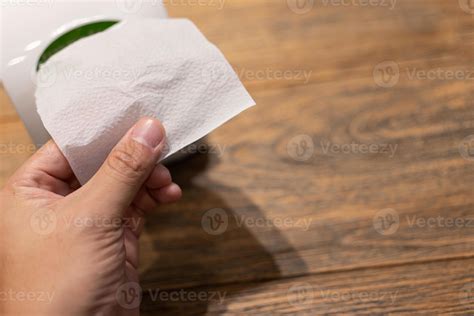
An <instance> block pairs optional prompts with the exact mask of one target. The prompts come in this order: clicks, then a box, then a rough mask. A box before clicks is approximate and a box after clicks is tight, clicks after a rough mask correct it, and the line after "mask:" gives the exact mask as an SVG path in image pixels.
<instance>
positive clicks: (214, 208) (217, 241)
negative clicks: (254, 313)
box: [140, 154, 304, 315]
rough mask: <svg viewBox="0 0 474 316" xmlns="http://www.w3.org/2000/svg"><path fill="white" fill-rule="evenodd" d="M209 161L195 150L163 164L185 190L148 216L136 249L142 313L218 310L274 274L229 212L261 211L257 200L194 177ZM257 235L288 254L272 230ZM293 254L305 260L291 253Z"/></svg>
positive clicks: (251, 237)
mask: <svg viewBox="0 0 474 316" xmlns="http://www.w3.org/2000/svg"><path fill="white" fill-rule="evenodd" d="M216 163H218V159H217V158H216V157H215V156H212V155H211V154H197V155H194V156H193V157H190V158H188V159H187V160H185V161H182V162H180V163H177V164H175V165H173V166H171V167H170V169H171V172H172V174H173V179H174V181H175V182H177V183H178V184H179V185H180V186H181V187H182V188H183V191H184V196H183V199H182V200H181V201H180V202H178V203H176V204H174V205H170V206H167V207H160V209H159V210H158V211H157V213H156V214H154V215H153V216H150V217H149V218H147V224H146V226H145V236H146V237H145V241H144V242H142V244H145V245H144V246H142V249H141V252H142V254H141V258H142V264H143V263H145V268H144V270H143V271H141V274H140V275H141V282H142V288H143V301H142V306H141V309H142V314H147V315H154V314H160V315H162V314H173V315H175V314H179V315H183V314H185V315H202V314H205V313H206V312H207V311H208V309H212V311H214V312H216V311H225V309H226V305H227V303H228V302H229V300H231V298H232V296H234V295H236V294H237V293H239V292H242V291H243V290H245V289H248V288H251V287H255V286H259V285H261V284H262V283H263V282H265V281H266V280H267V281H268V280H274V279H278V278H279V277H280V276H281V273H280V269H279V267H278V266H277V264H276V263H275V261H274V258H273V257H272V254H271V253H269V252H267V250H266V249H265V247H264V246H263V245H262V244H261V243H260V242H259V240H258V239H257V238H256V237H255V236H254V235H253V234H252V233H251V232H250V231H249V230H248V229H247V227H246V226H245V225H244V224H242V223H241V222H240V221H239V220H238V217H235V215H236V214H246V215H245V216H246V217H254V218H262V217H263V215H262V212H261V211H260V210H259V209H258V207H257V206H256V205H255V204H253V203H252V201H251V200H250V199H248V198H247V197H246V196H245V195H244V194H242V193H241V192H240V191H239V190H238V189H236V188H232V187H223V186H220V185H217V184H212V183H210V182H209V181H208V180H207V179H205V178H204V177H199V175H200V174H202V173H204V172H205V171H206V169H208V168H209V167H212V165H213V164H216ZM200 183H205V185H204V184H203V185H201V184H200ZM226 200H227V201H229V200H231V203H232V207H230V206H229V205H228V204H227V203H226ZM226 223H227V227H226ZM259 235H262V236H263V237H264V238H265V240H266V243H269V242H270V243H271V244H272V249H275V248H278V249H284V252H285V253H286V254H289V255H290V256H291V254H292V252H293V251H292V248H291V246H290V245H289V244H288V242H287V241H286V240H285V238H284V237H283V236H282V235H281V234H280V232H279V231H278V230H277V229H274V228H271V229H269V230H268V231H265V232H263V233H261V234H260V233H259ZM292 261H293V263H295V262H296V264H298V265H300V266H301V265H303V266H304V262H303V261H302V260H301V259H299V258H298V257H297V256H296V254H294V258H292ZM299 269H301V267H300V268H299ZM300 271H301V270H300ZM222 299H224V301H223V302H222V301H221V300H222ZM211 306H212V307H211Z"/></svg>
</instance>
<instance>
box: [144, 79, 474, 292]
mask: <svg viewBox="0 0 474 316" xmlns="http://www.w3.org/2000/svg"><path fill="white" fill-rule="evenodd" d="M469 93H471V94H472V87H471V86H470V85H468V83H467V82H464V81H426V80H425V81H423V80H421V81H413V80H409V79H408V78H406V77H401V79H400V82H399V84H398V85H397V86H395V87H393V88H391V89H384V88H379V87H377V86H376V85H375V83H374V82H373V80H372V79H371V80H361V79H350V80H346V81H343V82H340V83H328V84H318V85H310V86H301V87H297V88H296V87H293V88H291V89H277V90H269V91H262V92H258V93H256V94H255V96H256V100H257V103H258V105H257V107H255V108H254V109H251V110H249V111H248V112H246V113H245V114H244V115H242V116H240V117H239V118H237V119H235V120H233V121H232V122H230V123H229V124H226V125H225V126H224V127H223V128H221V129H219V130H217V131H216V132H214V133H212V134H211V136H210V137H209V139H208V141H209V144H210V149H211V151H212V152H211V153H209V154H207V155H197V156H195V157H193V158H191V159H189V160H187V161H185V162H183V163H182V164H179V165H176V166H174V167H173V168H172V173H173V175H174V178H175V181H177V183H179V184H180V185H181V186H182V187H183V190H184V198H183V200H182V201H180V202H179V203H177V204H175V205H172V206H166V207H162V208H160V209H159V210H158V211H157V212H156V214H153V216H152V217H150V220H149V222H148V225H147V234H148V235H149V236H148V238H147V240H145V241H144V242H143V251H142V263H143V270H142V276H143V284H144V286H145V287H156V286H158V285H159V286H160V287H161V288H168V287H176V286H178V287H186V286H200V285H203V284H214V283H228V282H237V281H253V280H258V279H273V278H278V277H281V276H285V277H287V276H295V275H301V274H306V273H319V272H327V271H340V270H346V269H354V268H360V267H371V266H380V265H387V264H395V263H396V264H400V263H406V262H416V261H420V260H435V259H436V260H439V259H445V258H451V257H464V256H472V255H474V246H473V241H474V229H473V224H474V223H473V220H472V207H473V205H474V197H473V194H472V192H473V191H472V183H473V180H474V165H473V164H472V161H470V160H467V159H464V158H463V157H462V156H461V154H460V152H459V144H460V143H461V142H462V140H463V139H464V138H465V137H466V136H468V135H472V134H474V116H473V114H474V113H473V112H472V103H471V102H472V99H471V98H470V97H469V96H470V94H469ZM298 135H307V136H308V137H309V138H310V141H312V143H313V148H314V151H313V153H312V154H311V156H310V157H309V158H308V160H307V161H302V162H300V161H297V160H295V159H293V158H292V157H291V155H290V153H292V151H290V152H288V151H287V148H288V145H290V148H293V147H291V145H293V143H292V142H293V139H294V137H296V136H298ZM327 143H329V144H330V145H346V146H348V145H352V144H355V146H356V147H355V149H354V150H353V151H351V152H349V153H344V152H340V151H339V150H336V149H334V148H333V149H331V150H329V151H328V152H325V151H324V148H325V147H324V146H326V144H327ZM361 145H364V146H367V147H368V146H371V145H372V146H375V148H376V151H377V152H374V153H367V152H366V153H364V152H361V151H359V150H362V148H363V147H362V146H361ZM388 146H392V147H391V148H396V150H395V152H394V153H393V155H392V154H391V153H390V151H389V150H390V149H388V151H387V152H384V150H385V149H387V148H390V147H388ZM215 208H219V209H223V210H224V211H225V212H226V214H227V216H228V227H227V229H226V231H225V232H223V233H222V234H220V235H216V236H214V235H210V234H208V233H207V232H206V231H205V229H203V227H202V220H203V218H204V221H207V220H208V218H207V215H208V214H206V212H207V211H208V210H211V209H215ZM387 208H390V209H394V210H395V214H397V215H398V217H399V228H398V229H397V230H396V232H394V233H393V234H381V233H379V232H377V230H376V227H375V226H374V220H376V218H377V215H380V214H379V213H378V212H380V211H381V210H384V209H387ZM438 217H442V218H448V219H449V221H452V220H458V221H459V222H460V224H459V223H458V224H455V226H453V224H449V225H448V226H446V225H444V226H443V224H435V227H427V226H424V227H422V226H421V224H419V223H418V222H416V223H414V221H418V218H422V219H421V221H423V220H425V221H426V220H428V221H430V222H432V221H433V220H434V218H438ZM221 218H222V216H221ZM247 220H248V221H247ZM255 221H257V222H256V223H255ZM262 221H263V222H264V223H263V224H262ZM285 221H287V222H285ZM282 222H283V223H282ZM307 223H310V225H309V227H308V226H305V225H306V224H307Z"/></svg>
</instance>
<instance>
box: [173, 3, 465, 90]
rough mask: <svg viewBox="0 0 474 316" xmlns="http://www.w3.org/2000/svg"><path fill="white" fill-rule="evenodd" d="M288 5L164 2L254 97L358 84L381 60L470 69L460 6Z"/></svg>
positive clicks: (463, 18)
mask: <svg viewBox="0 0 474 316" xmlns="http://www.w3.org/2000/svg"><path fill="white" fill-rule="evenodd" d="M294 2H296V0H259V1H239V0H208V1H206V0H205V1H200V2H199V3H202V5H198V4H197V2H194V3H196V4H195V5H190V4H189V2H188V1H172V0H169V1H165V3H167V4H168V8H169V11H170V16H172V17H186V18H189V19H191V20H192V21H194V22H195V23H196V24H197V25H198V26H199V28H200V29H201V30H202V32H203V33H204V34H205V35H206V36H207V37H208V38H209V39H210V40H211V41H212V42H214V43H216V45H217V46H219V48H221V49H222V50H223V52H224V54H225V55H226V57H227V58H228V59H229V61H230V62H231V63H232V64H233V66H234V67H235V69H236V72H237V73H238V74H239V76H240V77H241V79H242V80H243V81H244V82H245V84H246V86H247V87H249V88H250V89H252V90H254V89H265V88H268V87H274V86H288V85H300V84H305V83H308V82H324V81H333V80H339V79H340V78H341V77H344V78H348V77H359V76H364V75H365V74H368V73H371V71H372V69H373V68H374V66H375V65H377V64H378V63H380V62H383V61H386V60H393V61H396V62H398V63H400V64H401V65H403V66H409V67H412V68H413V67H418V68H424V69H430V68H431V67H448V66H455V65H461V66H466V65H470V66H469V67H470V69H472V60H473V58H474V55H473V54H474V50H473V41H472V30H473V28H474V21H473V19H472V15H470V14H467V13H466V12H464V11H463V10H462V9H461V7H460V5H459V3H458V1H445V0H430V1H426V0H398V1H395V6H394V7H393V9H390V6H389V7H387V6H378V5H375V6H363V5H357V4H358V3H362V2H363V1H357V0H356V1H345V2H344V3H349V4H350V3H355V5H337V3H340V2H341V1H332V0H329V1H325V0H324V1H323V0H315V1H310V0H302V1H299V3H311V2H314V6H313V8H312V9H311V10H309V12H307V13H305V14H296V13H295V12H294V11H292V10H290V7H292V6H291V5H289V4H291V3H294ZM366 2H367V1H366ZM391 2H392V1H388V0H387V1H381V0H380V1H376V3H380V4H388V3H391ZM324 3H329V4H328V5H325V4H324ZM331 3H335V4H336V5H331ZM219 4H221V5H219ZM221 8H222V9H221ZM278 72H283V74H281V73H280V74H279V73H278ZM305 76H306V78H305Z"/></svg>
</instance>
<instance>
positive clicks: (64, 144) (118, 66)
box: [36, 19, 255, 184]
mask: <svg viewBox="0 0 474 316" xmlns="http://www.w3.org/2000/svg"><path fill="white" fill-rule="evenodd" d="M36 103H37V110H38V113H39V115H40V117H41V119H42V121H43V123H44V125H45V127H46V129H47V130H48V132H49V133H50V135H51V136H52V138H53V139H54V140H55V142H56V143H57V144H58V146H59V148H60V149H61V151H62V152H63V153H64V155H65V156H66V158H67V160H68V161H69V163H70V165H71V167H72V169H73V171H74V173H75V175H76V176H77V178H78V180H79V181H80V182H81V184H84V183H86V182H87V181H88V180H89V179H90V178H91V177H92V175H94V174H95V172H96V171H97V170H98V169H99V167H100V166H101V165H102V163H103V162H104V161H105V159H106V157H107V155H108V154H109V153H110V151H111V150H112V148H113V147H114V146H115V145H116V144H117V142H118V141H119V140H120V139H121V138H122V136H123V135H124V134H125V133H126V132H127V130H128V129H129V128H130V127H132V126H133V124H134V123H136V122H137V121H138V120H139V119H140V118H141V117H144V116H150V117H154V118H157V119H159V120H161V122H162V123H163V125H164V126H165V129H166V133H167V142H168V144H167V145H168V146H167V152H166V154H165V155H164V156H163V157H162V159H164V158H166V157H168V156H170V155H172V154H173V153H175V152H176V151H178V150H180V149H182V148H183V147H185V146H187V145H189V144H191V143H193V142H195V141H196V140H198V139H200V138H202V137H204V136H205V135H206V134H208V133H209V132H211V131H212V130H213V129H215V128H217V127H218V126H220V125H221V124H223V123H224V122H226V121H228V120H229V119H231V118H232V117H234V116H236V115H237V114H239V113H240V112H242V111H243V110H245V109H247V108H249V107H251V106H253V105H255V102H254V101H253V99H252V98H251V96H250V95H249V94H248V92H247V91H246V90H245V88H244V87H243V85H242V83H241V82H240V80H239V78H238V77H237V75H236V74H235V72H234V71H233V69H232V67H231V66H230V65H229V63H228V62H227V61H226V59H225V57H224V56H223V55H222V53H221V52H220V51H219V49H217V48H216V47H215V46H214V45H213V44H211V43H210V42H208V41H207V40H206V38H205V37H204V36H203V35H202V34H201V32H200V31H199V30H198V29H197V27H196V26H195V25H194V24H193V23H192V22H190V21H189V20H185V19H167V20H164V19H163V20H161V19H141V20H129V21H123V22H120V23H119V24H117V25H115V26H113V27H111V28H110V29H108V30H106V31H105V32H102V33H98V34H96V35H92V36H90V37H87V38H84V39H82V40H79V41H77V42H76V43H74V44H72V45H70V46H68V47H66V48H65V49H63V50H62V51H60V52H58V53H57V54H55V55H54V56H53V57H51V58H50V59H49V60H48V61H47V62H46V63H45V64H44V65H43V66H42V67H41V69H40V71H39V73H38V78H37V90H36Z"/></svg>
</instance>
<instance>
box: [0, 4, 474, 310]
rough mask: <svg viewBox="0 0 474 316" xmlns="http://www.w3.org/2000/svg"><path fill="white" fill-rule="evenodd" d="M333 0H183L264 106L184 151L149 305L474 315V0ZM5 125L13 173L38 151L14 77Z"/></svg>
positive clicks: (153, 255) (158, 223) (149, 268)
mask: <svg viewBox="0 0 474 316" xmlns="http://www.w3.org/2000/svg"><path fill="white" fill-rule="evenodd" d="M328 1H329V2H328ZM328 1H326V0H325V1H322V0H317V1H315V2H314V6H313V7H311V6H307V7H305V6H304V4H305V2H304V1H303V0H300V2H299V4H300V6H296V2H297V1H296V0H288V1H286V0H257V1H244V0H242V1H237V0H227V1H223V0H213V1H211V0H205V1H204V0H203V1H200V2H198V1H168V8H169V11H170V15H171V16H173V17H188V18H190V19H192V20H193V21H194V22H195V23H196V24H197V25H198V26H199V27H200V29H201V30H202V31H203V33H204V34H205V35H206V36H207V37H208V38H209V40H211V41H212V42H214V43H216V44H217V45H218V46H219V47H220V48H221V50H222V51H223V52H224V54H225V55H226V56H227V57H228V59H229V61H230V62H231V63H232V65H233V66H234V67H235V69H236V71H237V73H238V74H239V76H240V77H241V78H242V80H243V82H244V84H245V85H246V87H247V88H248V89H249V91H250V93H251V94H252V95H253V96H254V98H255V100H256V102H257V104H258V106H257V107H255V108H253V109H251V110H249V111H247V112H245V113H244V114H243V115H241V116H239V117H238V118H236V119H234V120H232V121H231V122H229V123H228V124H226V125H224V126H223V127H222V128H220V129H218V130H217V131H215V132H213V133H212V134H211V135H210V136H209V137H208V139H207V142H208V150H207V153H206V154H197V155H195V156H193V157H192V158H190V159H188V160H186V161H184V162H182V163H180V164H178V165H175V166H173V167H172V171H173V175H174V179H175V180H176V182H178V183H179V184H180V185H181V186H182V188H183V190H184V198H183V200H182V201H181V202H179V203H177V204H175V205H172V206H167V207H161V208H160V209H159V210H157V212H156V214H155V215H153V216H151V217H150V219H149V221H148V222H147V226H146V233H145V235H144V237H143V239H142V253H141V257H142V270H141V278H142V287H143V293H144V295H143V303H142V310H143V314H145V315H153V314H159V315H163V314H176V313H180V314H190V315H191V314H192V315H199V314H206V313H208V314H236V315H241V314H257V313H258V314H261V313H263V314H266V313H268V314H273V313H282V314H293V313H296V314H308V315H314V314H346V313H348V314H369V313H370V314H388V313H402V314H412V313H415V312H424V313H427V314H430V315H434V314H440V313H453V314H473V313H474V189H473V185H474V140H473V139H474V136H472V138H469V136H470V135H474V104H473V100H474V84H473V82H474V79H473V77H474V49H473V48H474V47H473V43H474V33H473V30H474V15H473V14H471V13H470V12H469V10H468V9H469V7H468V6H467V2H468V1H466V5H463V1H462V0H461V2H460V3H459V4H458V1H456V0H452V1H446V0H403V1H402V0H399V1H397V2H396V3H395V6H394V7H393V8H392V9H390V7H386V6H383V4H390V2H389V1H388V0H385V1H382V0H380V1H375V2H372V5H370V6H364V4H365V3H367V1H364V0H353V1H352V0H351V2H348V1H346V2H344V3H345V4H341V2H340V1H337V0H328ZM374 3H375V4H374ZM377 3H378V4H380V5H376V4H377ZM204 4H205V5H204ZM221 4H223V6H221ZM306 4H309V5H311V2H310V1H308V2H306ZM0 140H1V143H2V144H7V145H8V144H10V145H11V144H13V145H14V146H13V147H11V146H10V147H9V148H15V150H11V149H9V150H3V151H2V155H0V159H1V161H0V184H3V183H4V182H5V180H6V179H7V177H8V176H9V175H10V174H11V173H12V172H13V171H14V170H15V168H17V167H18V166H19V165H20V164H21V163H22V162H23V161H24V160H25V159H26V158H27V157H28V156H29V155H30V154H31V150H29V149H28V147H27V145H28V144H30V140H29V138H28V136H27V134H26V131H25V129H24V127H23V125H22V123H21V122H20V120H19V118H18V117H17V115H16V114H15V112H14V110H13V108H12V107H11V106H10V105H9V103H8V102H7V99H6V96H5V95H4V94H3V93H2V95H1V116H0ZM21 145H24V149H23V150H20V148H23V147H22V146H21ZM469 146H470V147H469ZM4 148H5V146H4ZM469 149H470V150H469ZM219 216H220V217H219ZM219 297H221V298H222V297H223V298H224V299H223V301H220V300H219Z"/></svg>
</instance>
